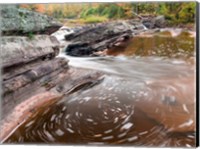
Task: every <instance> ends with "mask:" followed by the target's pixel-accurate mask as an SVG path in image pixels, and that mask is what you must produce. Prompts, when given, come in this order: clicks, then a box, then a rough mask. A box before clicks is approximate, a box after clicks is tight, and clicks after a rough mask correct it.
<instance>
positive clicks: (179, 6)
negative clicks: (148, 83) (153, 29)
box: [19, 2, 196, 26]
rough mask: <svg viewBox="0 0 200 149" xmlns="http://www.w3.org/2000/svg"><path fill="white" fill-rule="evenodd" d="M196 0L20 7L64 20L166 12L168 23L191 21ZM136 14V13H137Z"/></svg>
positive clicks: (99, 20)
mask: <svg viewBox="0 0 200 149" xmlns="http://www.w3.org/2000/svg"><path fill="white" fill-rule="evenodd" d="M195 6H196V5H195V2H156V3H155V2H152V3H144V2H141V3H138V2H137V3H136V2H133V3H62V4H31V5H30V4H21V5H19V7H21V8H25V9H29V10H33V11H38V12H41V13H44V14H47V15H49V16H52V17H54V18H57V19H59V20H60V21H63V20H65V19H67V20H69V19H70V20H73V21H74V20H76V21H77V20H78V22H84V23H98V22H105V21H109V20H116V19H134V18H137V15H141V16H157V15H164V16H165V18H166V20H167V22H168V25H169V26H170V25H172V26H173V25H178V24H191V23H194V21H195V20H194V18H195ZM136 14H137V15H136Z"/></svg>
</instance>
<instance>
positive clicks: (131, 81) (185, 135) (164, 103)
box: [5, 33, 196, 147]
mask: <svg viewBox="0 0 200 149" xmlns="http://www.w3.org/2000/svg"><path fill="white" fill-rule="evenodd" d="M194 52H195V51H194V38H193V37H189V35H187V34H182V35H180V36H176V37H173V36H171V35H166V33H165V34H162V35H161V36H153V37H152V36H151V37H148V36H144V37H142V36H140V37H135V38H133V39H132V40H131V41H129V44H128V45H126V46H125V47H124V48H123V49H121V50H119V49H112V50H111V51H110V52H109V53H108V54H109V55H110V56H106V57H94V58H77V57H69V56H66V55H64V54H60V56H61V57H67V58H68V59H69V60H70V62H69V65H71V66H73V67H78V68H87V69H93V70H99V71H103V72H105V75H103V80H102V81H101V82H100V83H99V84H96V85H95V86H92V87H90V88H87V89H84V90H83V89H80V90H77V91H76V92H74V93H72V94H69V95H66V96H65V97H63V98H62V99H61V100H60V101H58V102H56V103H55V104H53V105H51V106H48V107H45V108H44V107H43V108H40V109H38V112H37V114H35V115H34V116H32V117H31V118H30V119H29V120H27V121H26V122H24V123H23V124H22V125H21V126H20V127H19V128H18V129H16V130H15V132H14V133H13V134H12V135H11V136H10V137H8V138H7V140H6V141H5V143H32V144H33V143H34V144H35V143H53V144H79V145H80V144H84V145H85V144H88V145H120V146H122V145H130V146H163V147H166V146H171V147H175V146H179V147H192V146H195V133H196V131H195V124H196V121H195V103H196V102H195V101H196V98H195V58H194ZM113 55H114V56H113ZM138 55H140V56H138ZM163 56H164V57H163Z"/></svg>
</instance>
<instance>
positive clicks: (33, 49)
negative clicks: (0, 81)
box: [1, 35, 59, 68]
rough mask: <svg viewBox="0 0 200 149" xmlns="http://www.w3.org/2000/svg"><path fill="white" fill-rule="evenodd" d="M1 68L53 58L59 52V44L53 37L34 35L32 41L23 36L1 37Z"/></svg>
mask: <svg viewBox="0 0 200 149" xmlns="http://www.w3.org/2000/svg"><path fill="white" fill-rule="evenodd" d="M1 50H2V52H1V53H2V54H1V56H2V66H3V68H6V67H10V66H13V65H19V64H24V63H28V62H30V61H34V60H36V59H39V58H45V57H49V56H50V57H55V56H56V55H57V54H58V52H59V42H58V41H57V39H56V38H55V37H53V36H48V35H34V37H33V39H29V38H28V37H25V36H2V37H1Z"/></svg>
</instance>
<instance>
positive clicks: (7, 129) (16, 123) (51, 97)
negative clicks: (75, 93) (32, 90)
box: [0, 92, 63, 143]
mask: <svg viewBox="0 0 200 149" xmlns="http://www.w3.org/2000/svg"><path fill="white" fill-rule="evenodd" d="M62 96H63V95H61V94H58V93H53V92H44V93H40V94H37V95H35V96H32V97H30V98H29V99H27V100H24V101H23V102H21V103H20V104H18V105H16V106H15V108H14V109H13V111H12V112H11V113H10V114H9V115H8V116H7V117H6V118H5V119H3V120H2V121H1V126H0V131H1V134H0V141H1V143H3V142H4V141H5V140H6V139H7V138H8V137H9V136H10V135H12V133H13V132H14V131H15V130H16V129H17V128H18V127H20V125H22V124H23V122H25V121H26V120H28V119H29V118H30V117H31V116H32V115H34V114H36V113H35V112H37V111H36V110H35V109H37V110H39V109H40V108H42V107H46V106H50V105H52V104H53V103H55V102H56V101H58V100H59V99H61V98H62Z"/></svg>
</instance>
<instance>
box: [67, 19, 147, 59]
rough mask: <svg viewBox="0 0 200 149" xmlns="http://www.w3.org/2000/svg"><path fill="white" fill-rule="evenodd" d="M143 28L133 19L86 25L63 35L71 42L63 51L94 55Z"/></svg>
mask: <svg viewBox="0 0 200 149" xmlns="http://www.w3.org/2000/svg"><path fill="white" fill-rule="evenodd" d="M144 30H145V27H144V25H142V23H140V22H135V21H133V20H129V21H115V22H109V23H101V24H97V25H91V26H87V27H85V28H82V29H81V30H77V31H74V33H71V34H67V35H65V40H66V41H70V42H72V43H71V44H69V45H68V46H67V47H66V48H65V52H66V54H68V55H71V56H94V55H95V54H94V53H96V52H98V51H103V50H105V49H107V48H112V46H116V45H120V44H118V43H117V42H125V41H127V39H129V38H130V37H132V35H133V34H134V33H135V32H142V31H144ZM122 39H123V40H122Z"/></svg>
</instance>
